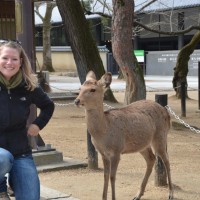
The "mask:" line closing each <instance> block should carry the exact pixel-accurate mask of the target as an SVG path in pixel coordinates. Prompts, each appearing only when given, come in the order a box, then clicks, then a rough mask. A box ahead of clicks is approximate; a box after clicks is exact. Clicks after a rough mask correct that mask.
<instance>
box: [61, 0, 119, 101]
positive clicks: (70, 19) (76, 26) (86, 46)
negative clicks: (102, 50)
mask: <svg viewBox="0 0 200 200" xmlns="http://www.w3.org/2000/svg"><path fill="white" fill-rule="evenodd" d="M57 6H58V9H59V11H60V14H61V17H62V20H63V22H64V26H65V31H66V33H67V35H68V37H69V40H70V44H71V48H72V52H73V55H74V60H75V63H76V67H77V71H78V75H79V79H80V82H81V84H82V83H83V82H84V81H85V77H86V74H87V72H88V71H89V70H93V71H94V72H95V74H96V77H97V79H100V78H101V76H102V75H103V74H104V73H105V70H104V66H103V63H102V60H101V57H100V55H99V52H98V49H97V45H96V44H95V41H94V39H93V37H92V34H91V32H90V28H89V24H88V22H87V20H86V18H85V15H84V13H83V9H82V7H81V3H80V1H79V0H73V1H72V0H57ZM105 98H106V99H107V100H110V101H113V102H116V99H115V97H114V96H113V93H112V91H111V90H108V91H107V92H106V94H105Z"/></svg>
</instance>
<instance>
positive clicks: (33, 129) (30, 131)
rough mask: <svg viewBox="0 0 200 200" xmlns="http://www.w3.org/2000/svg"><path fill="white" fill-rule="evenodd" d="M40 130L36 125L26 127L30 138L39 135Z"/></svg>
mask: <svg viewBox="0 0 200 200" xmlns="http://www.w3.org/2000/svg"><path fill="white" fill-rule="evenodd" d="M39 131H40V128H39V127H38V126H37V125H36V124H31V125H30V126H29V127H28V131H27V133H28V135H30V136H37V135H38V134H39Z"/></svg>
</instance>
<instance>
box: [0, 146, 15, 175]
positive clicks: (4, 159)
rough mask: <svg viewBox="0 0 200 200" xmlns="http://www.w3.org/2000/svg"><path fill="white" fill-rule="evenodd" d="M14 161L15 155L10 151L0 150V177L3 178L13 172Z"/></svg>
mask: <svg viewBox="0 0 200 200" xmlns="http://www.w3.org/2000/svg"><path fill="white" fill-rule="evenodd" d="M13 160H14V158H13V155H12V154H11V153H10V152H9V151H7V150H6V149H3V148H0V166H1V168H0V176H3V175H4V174H6V173H8V172H9V171H10V170H11V168H12V165H13Z"/></svg>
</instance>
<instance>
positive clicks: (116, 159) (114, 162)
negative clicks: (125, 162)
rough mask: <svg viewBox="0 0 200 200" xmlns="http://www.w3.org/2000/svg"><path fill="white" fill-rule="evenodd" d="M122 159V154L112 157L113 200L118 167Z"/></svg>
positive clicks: (111, 180)
mask: <svg viewBox="0 0 200 200" xmlns="http://www.w3.org/2000/svg"><path fill="white" fill-rule="evenodd" d="M119 161H120V155H115V156H114V157H112V158H111V172H110V182H111V190H112V200H115V180H116V173H117V167H118V164H119Z"/></svg>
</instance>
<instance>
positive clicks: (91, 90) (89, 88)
mask: <svg viewBox="0 0 200 200" xmlns="http://www.w3.org/2000/svg"><path fill="white" fill-rule="evenodd" d="M111 82H112V74H111V73H110V72H107V73H105V74H104V75H103V76H102V77H101V79H100V80H96V76H95V74H94V72H93V71H89V72H88V73H87V76H86V81H85V82H84V83H83V85H81V88H80V92H79V95H78V97H77V98H76V99H75V101H74V102H75V104H76V105H77V106H85V108H86V109H94V108H95V107H96V106H98V105H100V104H102V102H103V97H104V92H105V89H106V88H108V87H109V86H110V84H111Z"/></svg>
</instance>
